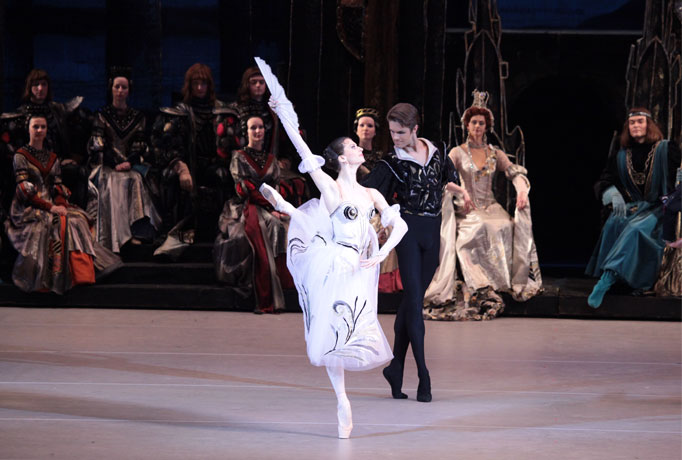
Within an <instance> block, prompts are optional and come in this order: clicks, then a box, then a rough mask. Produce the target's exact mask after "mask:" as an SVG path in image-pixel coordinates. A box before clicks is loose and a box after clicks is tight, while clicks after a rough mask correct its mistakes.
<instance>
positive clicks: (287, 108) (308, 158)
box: [255, 57, 324, 173]
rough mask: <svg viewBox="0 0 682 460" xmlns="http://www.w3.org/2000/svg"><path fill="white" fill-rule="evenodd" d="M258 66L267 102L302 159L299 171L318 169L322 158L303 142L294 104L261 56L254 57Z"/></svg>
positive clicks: (322, 160)
mask: <svg viewBox="0 0 682 460" xmlns="http://www.w3.org/2000/svg"><path fill="white" fill-rule="evenodd" d="M255 60H256V64H258V68H259V69H260V71H261V73H262V74H263V78H264V79H265V83H267V85H268V89H269V90H270V100H269V101H268V104H270V107H271V108H272V110H274V111H275V113H276V114H277V117H279V119H280V121H281V122H282V127H284V130H285V131H286V132H287V135H288V136H289V139H291V143H292V144H294V147H295V148H296V151H297V152H298V155H299V156H300V157H301V160H303V161H302V162H301V164H300V166H299V167H298V168H299V171H301V172H302V173H306V172H310V171H314V170H316V169H319V168H321V167H322V165H323V164H324V159H323V158H322V157H320V156H317V155H313V152H311V151H310V147H308V144H306V143H305V141H304V140H303V137H302V136H301V133H300V132H299V130H298V115H296V112H295V111H294V105H293V104H292V103H291V101H290V100H289V99H287V96H286V94H285V93H284V88H282V85H280V84H279V81H278V80H277V77H275V75H274V74H273V73H272V70H271V69H270V66H269V65H268V64H267V63H266V62H265V61H264V60H262V59H261V58H258V57H257V58H255Z"/></svg>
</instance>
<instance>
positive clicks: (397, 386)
mask: <svg viewBox="0 0 682 460" xmlns="http://www.w3.org/2000/svg"><path fill="white" fill-rule="evenodd" d="M382 373H383V374H384V378H385V379H386V380H387V381H388V384H389V385H390V386H391V396H393V399H407V395H406V394H405V393H403V392H402V391H400V390H401V388H402V386H403V376H402V373H396V372H394V371H393V370H392V369H391V366H388V367H385V368H384V370H383V372H382Z"/></svg>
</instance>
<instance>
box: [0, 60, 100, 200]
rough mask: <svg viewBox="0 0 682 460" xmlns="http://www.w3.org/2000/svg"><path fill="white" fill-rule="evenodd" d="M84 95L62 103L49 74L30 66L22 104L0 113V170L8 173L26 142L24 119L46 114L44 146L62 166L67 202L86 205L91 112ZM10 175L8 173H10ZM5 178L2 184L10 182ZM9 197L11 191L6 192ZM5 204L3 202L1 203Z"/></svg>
mask: <svg viewBox="0 0 682 460" xmlns="http://www.w3.org/2000/svg"><path fill="white" fill-rule="evenodd" d="M82 102H83V97H81V96H76V97H74V98H73V99H71V100H70V101H68V102H66V103H64V104H62V103H59V102H55V101H53V100H52V86H51V83H50V77H49V75H48V74H47V72H46V71H44V70H42V69H33V70H31V71H30V72H29V74H28V76H27V77H26V84H25V86H24V92H23V95H22V104H21V105H20V106H19V107H18V108H17V109H16V111H15V112H13V113H3V114H2V116H0V158H2V159H1V160H0V161H1V162H2V163H1V164H0V166H2V167H1V168H0V169H2V174H3V175H11V172H12V166H11V163H10V162H11V160H12V158H13V155H14V152H16V150H17V149H18V148H19V147H22V146H24V145H25V144H26V143H27V142H28V137H29V136H28V129H27V120H28V117H29V116H30V115H32V114H36V113H40V114H42V115H45V116H46V117H47V124H48V130H47V138H46V139H45V143H46V148H48V149H49V150H50V151H52V152H54V153H55V154H56V155H57V157H58V158H59V160H60V161H61V165H62V179H63V181H64V184H65V185H66V186H67V187H68V188H69V189H70V190H71V193H72V195H71V198H70V201H71V202H72V203H74V204H76V205H78V206H80V207H82V208H85V203H86V200H87V190H88V177H87V171H86V169H85V166H84V165H85V162H86V159H87V151H86V145H87V141H88V139H89V137H90V130H91V126H92V114H91V113H90V112H89V111H88V110H87V109H84V108H82V107H81V103H82ZM10 177H11V176H10ZM12 182H13V181H4V180H3V183H12ZM6 192H9V193H6V196H5V199H6V200H11V199H12V195H13V190H11V191H9V190H8V191H6ZM3 204H6V203H3Z"/></svg>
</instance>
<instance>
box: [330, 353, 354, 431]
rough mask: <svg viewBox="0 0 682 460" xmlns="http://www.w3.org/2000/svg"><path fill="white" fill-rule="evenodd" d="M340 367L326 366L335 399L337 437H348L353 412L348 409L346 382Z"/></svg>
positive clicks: (351, 426) (351, 425)
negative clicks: (337, 421)
mask: <svg viewBox="0 0 682 460" xmlns="http://www.w3.org/2000/svg"><path fill="white" fill-rule="evenodd" d="M343 374H344V372H343V368H342V367H327V375H329V380H331V382H332V386H333V387H334V392H335V393H336V399H337V402H338V404H337V417H338V420H339V438H340V439H348V438H350V432H351V430H352V429H353V414H352V413H351V410H350V401H349V400H348V396H346V383H345V379H344V375H343Z"/></svg>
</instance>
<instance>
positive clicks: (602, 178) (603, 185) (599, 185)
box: [594, 152, 626, 203]
mask: <svg viewBox="0 0 682 460" xmlns="http://www.w3.org/2000/svg"><path fill="white" fill-rule="evenodd" d="M617 158H618V152H616V153H614V154H613V155H611V156H610V157H609V158H608V159H607V160H606V167H605V168H604V170H603V171H602V172H601V174H600V175H599V179H597V182H596V183H595V184H594V195H595V196H596V197H597V200H598V201H599V202H600V203H601V197H602V195H603V194H604V192H605V191H606V189H607V188H609V187H611V186H612V185H615V186H616V188H617V189H618V191H619V192H620V194H621V195H623V196H624V197H625V196H626V194H625V193H624V190H622V187H621V184H620V179H619V178H618V163H617V161H616V160H617Z"/></svg>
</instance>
